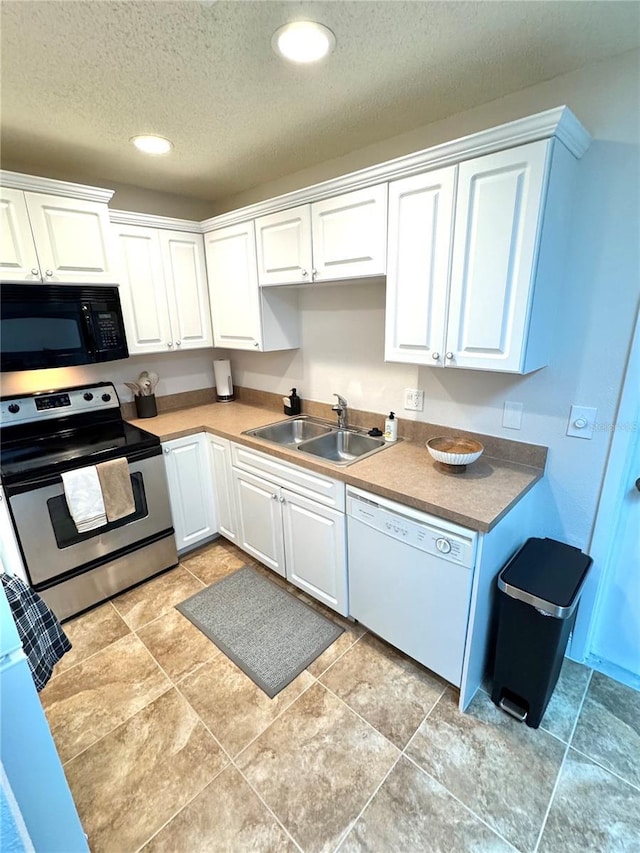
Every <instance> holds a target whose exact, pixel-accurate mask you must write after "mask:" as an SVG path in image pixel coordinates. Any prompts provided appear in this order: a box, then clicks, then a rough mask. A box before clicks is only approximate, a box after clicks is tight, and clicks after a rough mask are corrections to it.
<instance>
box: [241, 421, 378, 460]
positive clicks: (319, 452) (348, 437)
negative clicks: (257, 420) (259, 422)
mask: <svg viewBox="0 0 640 853" xmlns="http://www.w3.org/2000/svg"><path fill="white" fill-rule="evenodd" d="M243 435H250V436H253V438H261V439H263V440H264V441H270V442H272V443H273V444H278V445H280V447H287V448H289V449H291V450H299V451H300V452H301V453H309V454H311V455H312V456H316V457H318V458H319V459H323V460H324V461H325V462H332V463H333V464H334V465H342V466H344V465H350V464H351V463H352V462H357V461H358V460H359V459H363V458H364V457H366V456H371V455H372V454H373V453H378V452H379V451H380V450H384V449H385V447H388V445H387V444H386V442H385V441H384V439H382V438H375V437H374V436H371V435H367V433H366V432H364V431H362V430H357V429H343V428H340V427H336V426H332V425H331V424H328V423H327V422H326V421H323V420H321V419H319V418H312V417H310V416H308V415H299V416H298V417H294V418H289V419H287V420H286V421H278V422H277V423H275V424H268V425H267V426H262V427H257V428H256V429H248V430H246V431H245V432H244V433H243Z"/></svg>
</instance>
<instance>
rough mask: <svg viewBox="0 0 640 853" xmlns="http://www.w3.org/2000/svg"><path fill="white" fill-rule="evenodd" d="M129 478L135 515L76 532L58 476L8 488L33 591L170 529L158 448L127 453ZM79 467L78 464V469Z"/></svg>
mask: <svg viewBox="0 0 640 853" xmlns="http://www.w3.org/2000/svg"><path fill="white" fill-rule="evenodd" d="M128 459H129V474H130V476H131V485H132V488H133V494H134V499H135V507H136V508H135V511H134V512H133V513H132V514H131V515H129V516H126V517H125V518H122V519H120V520H119V521H115V522H110V523H108V524H105V525H103V526H102V527H97V528H95V529H94V530H90V531H88V532H87V533H78V531H77V529H76V526H75V524H74V522H73V519H72V518H71V516H70V514H69V509H68V507H67V501H66V499H65V496H64V488H63V485H62V478H61V477H59V476H54V477H50V478H48V479H41V480H37V481H33V482H31V483H29V482H25V483H22V484H20V485H14V486H10V487H9V488H7V490H6V491H7V496H8V498H9V506H10V508H11V514H12V516H13V521H14V526H15V529H16V533H17V536H18V541H19V543H20V546H21V548H22V553H23V556H24V560H25V566H26V569H27V573H28V575H29V578H30V581H31V583H32V585H33V586H35V587H36V588H37V587H38V586H39V585H40V584H46V583H48V582H51V581H52V580H54V579H56V578H60V577H62V576H63V575H66V574H68V573H69V572H74V571H77V570H78V569H80V568H83V567H86V568H90V567H91V564H96V563H100V562H104V561H105V559H107V558H109V556H112V555H117V554H122V553H125V552H126V550H127V549H130V548H132V547H135V546H137V545H139V544H140V543H142V542H144V541H145V540H149V539H152V538H153V537H157V536H158V535H159V534H161V533H163V532H166V531H171V530H172V519H171V508H170V505H169V495H168V490H167V480H166V475H165V467H164V461H163V458H162V455H161V449H160V448H159V447H158V448H154V449H153V450H150V451H145V452H143V453H141V454H132V455H130V456H129V457H128ZM78 467H81V466H78Z"/></svg>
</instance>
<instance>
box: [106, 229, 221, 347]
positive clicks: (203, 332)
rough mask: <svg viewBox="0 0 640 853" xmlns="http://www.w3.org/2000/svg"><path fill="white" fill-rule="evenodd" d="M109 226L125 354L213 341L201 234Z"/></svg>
mask: <svg viewBox="0 0 640 853" xmlns="http://www.w3.org/2000/svg"><path fill="white" fill-rule="evenodd" d="M114 228H115V229H116V233H117V236H118V243H119V247H120V282H121V294H122V308H123V313H124V318H125V326H126V331H127V342H128V344H129V352H130V353H131V355H134V354H137V353H153V352H171V351H174V352H177V351H180V350H183V349H200V348H203V347H211V346H213V339H212V335H211V321H210V317H209V300H208V295H207V279H206V269H205V261H204V249H203V241H202V235H200V234H189V233H187V232H182V231H166V230H163V229H160V228H146V227H143V226H140V225H115V226H114Z"/></svg>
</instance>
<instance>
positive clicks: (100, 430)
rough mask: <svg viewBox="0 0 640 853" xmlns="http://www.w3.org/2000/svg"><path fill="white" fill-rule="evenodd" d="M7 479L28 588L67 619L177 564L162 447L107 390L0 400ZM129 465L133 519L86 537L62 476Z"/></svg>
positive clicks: (0, 456)
mask: <svg viewBox="0 0 640 853" xmlns="http://www.w3.org/2000/svg"><path fill="white" fill-rule="evenodd" d="M0 441H1V444H0V476H1V480H2V486H3V488H4V491H5V495H6V497H7V502H8V505H9V509H10V514H11V519H12V522H13V526H14V529H15V533H16V537H17V541H18V545H19V547H20V550H21V553H22V557H23V560H24V564H25V569H26V572H27V576H28V578H29V581H30V583H31V585H32V586H33V587H34V589H36V590H37V592H38V593H39V594H40V595H41V596H42V598H44V600H45V601H46V602H47V603H48V604H49V606H50V607H51V608H52V610H53V611H54V612H55V614H56V615H57V616H58V618H59V619H67V618H69V617H70V616H73V615H75V614H77V613H79V612H81V611H83V610H86V609H88V608H90V607H92V606H93V605H95V604H97V603H99V602H101V601H103V600H105V599H107V598H109V597H111V596H113V595H115V594H116V593H119V592H121V591H122V590H125V589H127V588H129V587H131V586H134V585H135V584H137V583H139V582H140V581H142V580H144V579H146V578H149V577H151V576H152V575H155V574H157V573H159V572H161V571H163V570H165V569H168V568H170V567H171V566H175V565H177V563H178V556H177V552H176V545H175V539H174V531H173V526H172V519H171V508H170V505H169V494H168V490H167V480H166V475H165V468H164V462H163V459H162V448H161V446H160V439H159V438H158V437H157V436H155V435H152V434H151V433H149V432H146V431H145V430H142V429H139V428H137V427H135V426H133V425H132V424H129V423H127V422H126V421H124V420H123V419H122V416H121V414H120V402H119V400H118V395H117V393H116V389H115V387H114V386H113V385H112V384H111V383H109V382H100V383H96V384H93V385H85V386H81V387H75V388H63V389H59V390H55V391H46V392H38V393H34V394H26V395H14V396H11V397H2V398H0ZM121 457H124V458H125V459H126V460H127V462H128V465H129V474H130V477H131V486H132V490H133V496H134V501H135V510H134V512H133V513H131V514H130V515H128V516H126V517H124V518H121V519H120V520H119V521H115V522H110V523H107V524H104V525H103V526H101V527H97V528H95V529H94V530H90V531H88V532H85V533H79V532H78V530H77V528H76V525H75V523H74V521H73V519H72V518H71V515H70V513H69V509H68V507H67V502H66V500H65V495H64V488H63V484H62V478H61V476H60V475H61V474H62V473H63V472H65V471H71V470H73V469H76V468H81V467H83V466H88V465H96V464H98V463H99V462H106V461H107V460H110V459H117V458H121Z"/></svg>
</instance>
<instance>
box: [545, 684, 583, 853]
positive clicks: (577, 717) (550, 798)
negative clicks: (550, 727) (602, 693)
mask: <svg viewBox="0 0 640 853" xmlns="http://www.w3.org/2000/svg"><path fill="white" fill-rule="evenodd" d="M592 676H593V670H591V674H590V676H589V678H588V679H587V683H586V685H585V689H584V693H583V694H582V699H581V701H580V705H579V707H578V713H577V714H576V718H575V720H574V722H573V726H572V728H571V733H570V735H569V738H568V740H567V745H566V747H565V750H564V755H563V756H562V761H561V762H560V767H559V769H558V775H557V776H556V781H555V782H554V785H553V790H552V791H551V796H550V797H549V802H548V803H547V808H546V810H545V813H544V817H543V818H542V824H541V825H540V830H539V832H538V838H537V840H536V843H535V846H534V848H533V853H537V851H538V849H539V847H540V842H541V841H542V836H543V835H544V831H545V828H546V826H547V821H548V820H549V814H550V813H551V807H552V806H553V801H554V800H555V798H556V793H557V791H558V785H559V784H560V777H561V776H562V771H563V770H564V765H565V762H566V760H567V755H568V754H569V750H570V749H571V741H572V740H573V735H574V733H575V730H576V728H577V726H578V720H579V719H580V715H581V714H582V709H583V707H584V703H585V700H586V698H587V693H588V692H589V686H590V685H591V677H592Z"/></svg>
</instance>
